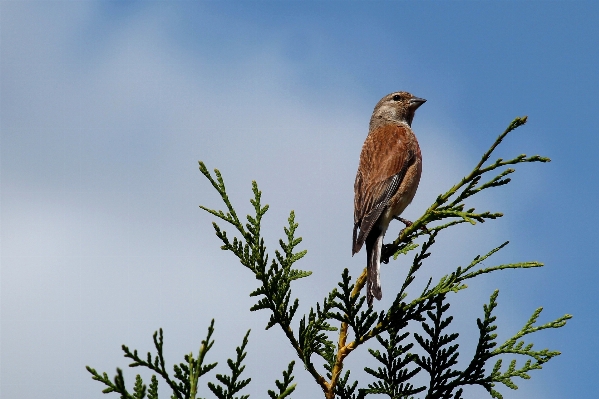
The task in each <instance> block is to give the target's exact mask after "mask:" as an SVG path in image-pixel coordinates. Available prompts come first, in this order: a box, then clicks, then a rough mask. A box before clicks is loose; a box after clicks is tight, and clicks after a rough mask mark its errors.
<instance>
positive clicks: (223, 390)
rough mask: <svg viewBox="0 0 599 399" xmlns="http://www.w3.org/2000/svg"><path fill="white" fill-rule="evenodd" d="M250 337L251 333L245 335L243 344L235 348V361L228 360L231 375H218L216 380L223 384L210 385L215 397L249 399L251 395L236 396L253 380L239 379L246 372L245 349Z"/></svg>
mask: <svg viewBox="0 0 599 399" xmlns="http://www.w3.org/2000/svg"><path fill="white" fill-rule="evenodd" d="M249 335H250V331H249V330H248V332H247V333H246V334H245V336H244V337H243V342H242V343H241V346H238V347H237V348H235V352H236V353H237V357H236V358H235V361H233V360H232V359H228V360H227V366H229V369H230V370H231V375H224V374H217V375H216V379H217V380H218V381H220V382H221V384H222V385H221V384H215V383H212V382H209V383H208V388H210V390H211V391H212V393H214V395H215V396H216V397H217V398H218V399H247V398H249V397H250V395H241V396H235V394H237V393H238V392H239V391H241V390H242V389H243V388H245V387H246V386H247V385H248V384H249V383H250V381H251V380H252V379H251V378H247V379H245V380H240V379H239V377H240V376H241V373H243V371H244V370H245V366H244V365H243V361H244V359H245V357H246V356H247V352H245V347H246V346H247V344H248V336H249Z"/></svg>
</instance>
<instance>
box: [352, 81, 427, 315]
mask: <svg viewBox="0 0 599 399" xmlns="http://www.w3.org/2000/svg"><path fill="white" fill-rule="evenodd" d="M425 102H426V100H425V99H423V98H419V97H416V96H414V95H412V94H410V93H408V92H405V91H398V92H394V93H391V94H388V95H386V96H385V97H383V98H382V99H381V100H380V101H379V102H378V103H377V104H376V106H375V107H374V111H373V113H372V117H371V118H370V125H369V131H368V136H367V137H366V140H365V141H364V145H363V146H362V151H361V153H360V162H359V166H358V171H357V173H356V181H355V183H354V232H353V243H352V256H354V255H355V254H356V253H358V252H359V251H360V249H361V248H362V246H363V245H364V243H366V265H367V268H366V271H367V285H366V300H367V302H368V306H369V307H372V302H373V298H376V299H378V300H380V299H381V298H382V296H383V293H382V290H381V279H380V267H381V249H382V246H383V238H384V236H385V233H386V232H387V228H388V227H389V223H390V222H391V220H392V219H399V220H402V221H403V219H401V218H399V215H401V213H402V212H403V211H404V209H405V208H406V207H407V206H408V205H409V204H410V203H411V202H412V199H413V198H414V195H415V194H416V190H417V189H418V183H419V182H420V176H421V174H422V154H421V153H420V146H419V145H418V140H416V136H415V135H414V132H413V131H412V120H413V119H414V113H415V112H416V109H418V107H420V106H421V105H422V104H424V103H425ZM404 223H406V224H409V223H410V222H408V221H404Z"/></svg>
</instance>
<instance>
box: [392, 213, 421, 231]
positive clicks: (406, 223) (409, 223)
mask: <svg viewBox="0 0 599 399" xmlns="http://www.w3.org/2000/svg"><path fill="white" fill-rule="evenodd" d="M393 219H396V220H399V221H400V222H402V223H403V224H405V225H406V227H404V228H403V229H402V230H401V231H400V232H399V234H400V235H401V233H403V231H404V230H405V229H407V228H408V227H410V226H411V225H412V224H413V223H412V222H410V221H409V220H407V219H404V218H402V217H399V216H393ZM420 229H421V230H422V231H424V232H425V233H426V234H430V232H429V231H428V229H427V228H426V226H425V225H422V226H420Z"/></svg>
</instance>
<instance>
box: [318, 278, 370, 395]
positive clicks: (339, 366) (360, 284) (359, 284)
mask: <svg viewBox="0 0 599 399" xmlns="http://www.w3.org/2000/svg"><path fill="white" fill-rule="evenodd" d="M365 284H366V268H365V269H364V270H362V274H360V276H359V277H358V279H357V280H356V284H355V285H354V289H353V290H352V292H351V297H352V298H355V297H356V296H358V295H360V291H361V290H362V288H364V285H365ZM348 327H349V326H348V324H347V323H341V329H340V331H339V341H338V342H337V357H336V359H335V364H334V365H333V370H332V371H331V381H330V382H329V383H327V384H326V385H327V389H326V390H325V391H324V393H325V397H326V398H327V399H334V398H335V386H336V385H337V381H339V376H340V375H341V371H342V370H343V359H345V358H346V357H347V355H349V354H350V353H351V351H353V350H354V349H355V348H356V346H357V344H356V341H352V342H350V343H349V344H347V330H348Z"/></svg>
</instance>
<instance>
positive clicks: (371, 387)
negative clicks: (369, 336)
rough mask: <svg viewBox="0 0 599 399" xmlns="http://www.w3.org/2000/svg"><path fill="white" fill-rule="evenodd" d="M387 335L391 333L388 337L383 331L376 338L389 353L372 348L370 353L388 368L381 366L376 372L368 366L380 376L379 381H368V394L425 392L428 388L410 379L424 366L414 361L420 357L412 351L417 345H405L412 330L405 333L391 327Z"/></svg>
mask: <svg viewBox="0 0 599 399" xmlns="http://www.w3.org/2000/svg"><path fill="white" fill-rule="evenodd" d="M387 334H388V335H389V338H388V339H385V338H383V336H382V334H381V335H377V337H376V339H377V341H378V342H379V343H380V344H381V346H382V347H383V348H384V349H385V352H381V351H379V350H374V349H368V352H370V354H371V355H372V356H373V357H374V358H375V359H376V360H378V361H379V362H380V363H382V364H383V366H384V367H378V368H377V370H376V371H375V370H373V369H371V368H370V367H365V368H364V370H365V371H366V372H367V373H368V374H370V375H372V376H374V377H376V378H377V379H378V381H376V382H374V383H372V384H368V389H366V390H365V393H368V394H385V395H387V396H389V397H390V398H406V397H408V396H409V395H414V394H417V393H419V392H422V391H424V390H425V389H426V387H424V386H421V387H415V386H414V385H413V384H412V383H410V380H411V379H412V378H413V377H414V376H415V375H416V374H418V373H419V372H420V370H421V367H415V363H414V362H415V361H416V360H417V356H416V355H414V354H411V353H409V350H410V349H412V347H413V346H414V344H413V343H406V344H405V345H403V342H404V341H405V339H406V338H407V337H408V336H410V333H409V332H404V333H402V334H401V335H400V334H399V330H397V329H394V328H390V329H389V330H387Z"/></svg>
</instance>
